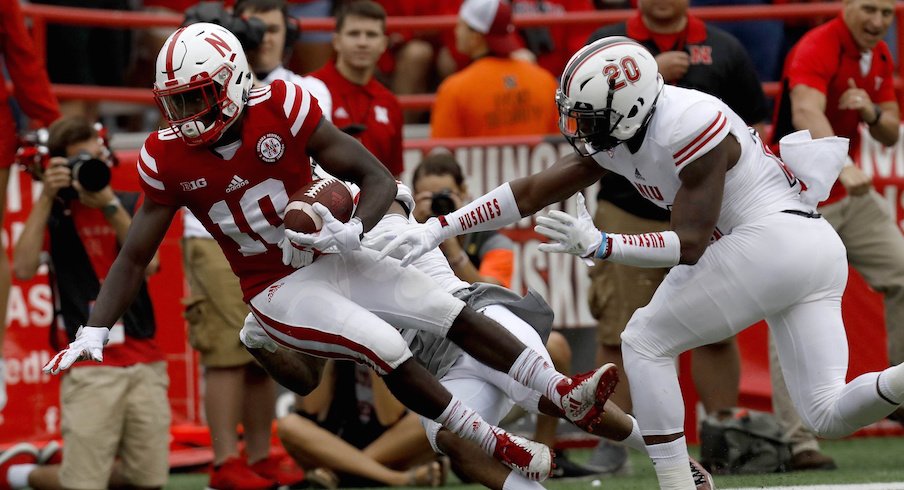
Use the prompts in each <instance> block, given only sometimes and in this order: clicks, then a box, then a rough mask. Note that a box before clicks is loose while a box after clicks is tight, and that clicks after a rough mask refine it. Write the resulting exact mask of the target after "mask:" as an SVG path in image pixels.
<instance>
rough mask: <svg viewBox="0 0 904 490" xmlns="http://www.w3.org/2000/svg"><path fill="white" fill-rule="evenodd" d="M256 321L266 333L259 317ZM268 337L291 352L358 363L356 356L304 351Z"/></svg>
mask: <svg viewBox="0 0 904 490" xmlns="http://www.w3.org/2000/svg"><path fill="white" fill-rule="evenodd" d="M254 319H255V320H256V321H257V324H258V325H260V326H261V328H263V329H264V330H265V331H266V329H267V327H265V326H264V325H265V324H264V323H263V322H262V321H261V320H260V319H259V318H258V317H257V316H255V317H254ZM267 336H268V337H270V338H271V339H273V341H274V342H276V343H277V344H279V345H281V346H283V347H285V348H287V349H289V350H293V351H296V352H306V353H308V354H311V355H313V356H317V357H323V358H328V359H347V360H349V361H355V362H357V361H358V358H356V357H355V356H350V355H347V354H340V353H337V352H323V351H318V350H314V349H304V348H301V347H299V346H297V345H295V344H290V343H289V342H286V341H285V340H283V339H281V338H279V337H272V336H270V335H269V334H268V335H267Z"/></svg>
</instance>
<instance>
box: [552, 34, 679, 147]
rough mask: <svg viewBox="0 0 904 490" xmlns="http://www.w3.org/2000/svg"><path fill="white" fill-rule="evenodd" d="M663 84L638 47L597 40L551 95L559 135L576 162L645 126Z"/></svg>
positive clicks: (574, 59)
mask: <svg viewBox="0 0 904 490" xmlns="http://www.w3.org/2000/svg"><path fill="white" fill-rule="evenodd" d="M663 84H664V83H663V80H662V77H661V76H660V75H659V70H658V65H657V64H656V60H655V58H654V57H653V55H652V54H650V52H649V51H647V50H646V49H645V48H644V47H643V46H641V45H640V44H637V42H635V41H632V40H630V39H628V38H624V37H608V38H603V39H600V40H598V41H596V42H594V43H591V44H589V45H587V46H585V47H584V48H582V49H581V50H580V51H578V52H577V53H575V55H574V56H572V58H571V60H569V62H568V64H567V65H566V67H565V71H564V73H563V75H562V81H561V84H560V86H559V90H558V91H557V92H556V105H557V106H558V109H559V129H560V130H561V132H562V134H563V135H564V136H565V138H566V139H567V140H568V142H569V143H571V145H572V146H573V147H574V149H575V151H577V153H578V154H580V155H581V156H590V155H593V154H595V153H598V152H600V151H610V150H612V149H613V148H615V147H616V146H618V145H619V144H621V143H622V142H624V141H627V140H629V139H631V138H632V137H634V136H635V135H636V134H638V133H640V132H642V131H641V130H642V129H643V128H645V127H646V126H647V124H649V121H650V118H651V117H652V115H653V112H654V110H655V107H656V102H657V101H658V99H659V94H660V93H661V91H662V86H663Z"/></svg>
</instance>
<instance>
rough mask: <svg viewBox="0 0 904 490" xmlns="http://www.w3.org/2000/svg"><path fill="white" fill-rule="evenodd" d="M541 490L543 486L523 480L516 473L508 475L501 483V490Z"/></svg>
mask: <svg viewBox="0 0 904 490" xmlns="http://www.w3.org/2000/svg"><path fill="white" fill-rule="evenodd" d="M542 488H543V485H540V484H539V483H537V482H535V481H533V480H528V479H527V478H524V477H523V476H521V475H520V474H519V473H518V472H517V471H513V472H511V473H509V476H508V477H507V478H506V479H505V482H503V483H502V490H537V489H542Z"/></svg>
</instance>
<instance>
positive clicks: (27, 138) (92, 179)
mask: <svg viewBox="0 0 904 490" xmlns="http://www.w3.org/2000/svg"><path fill="white" fill-rule="evenodd" d="M94 129H95V130H96V131H97V132H98V138H100V139H101V141H102V142H103V143H102V146H103V149H104V154H105V158H106V157H110V156H112V153H111V152H110V151H109V147H108V146H107V140H106V131H105V130H104V129H103V127H102V126H101V125H100V124H99V123H98V124H95V125H94ZM48 140H49V133H48V131H47V129H45V128H41V129H38V130H35V131H32V132H29V133H26V134H25V135H23V136H22V137H21V138H20V139H19V149H18V150H17V151H16V163H18V164H19V165H21V166H22V167H24V168H25V171H26V172H28V173H29V174H30V175H31V178H32V179H34V180H36V181H41V180H42V179H43V178H44V171H45V170H46V169H47V167H48V165H50V158H51V156H52V155H51V154H50V150H48V148H47V143H48ZM108 160H110V163H107V162H106V161H104V160H102V159H100V158H97V157H95V156H94V155H92V154H90V153H88V152H86V151H82V152H79V153H78V154H77V155H75V156H72V157H69V158H67V159H66V166H68V167H69V169H70V170H71V171H72V180H73V181H77V182H78V183H79V184H80V185H81V186H82V188H83V189H85V190H86V191H88V192H97V191H100V190H101V189H103V188H104V187H107V186H108V185H110V178H111V176H112V174H111V172H110V166H111V165H113V164H115V161H114V160H113V159H111V158H108ZM61 197H63V198H74V197H77V196H76V193H75V190H74V189H70V190H69V191H67V192H63V193H62V194H61Z"/></svg>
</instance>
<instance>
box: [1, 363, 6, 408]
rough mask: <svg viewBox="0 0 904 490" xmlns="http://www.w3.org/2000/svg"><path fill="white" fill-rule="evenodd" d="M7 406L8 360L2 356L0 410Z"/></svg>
mask: <svg viewBox="0 0 904 490" xmlns="http://www.w3.org/2000/svg"><path fill="white" fill-rule="evenodd" d="M4 407H6V361H4V360H3V359H2V358H0V412H2V411H3V408H4Z"/></svg>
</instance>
